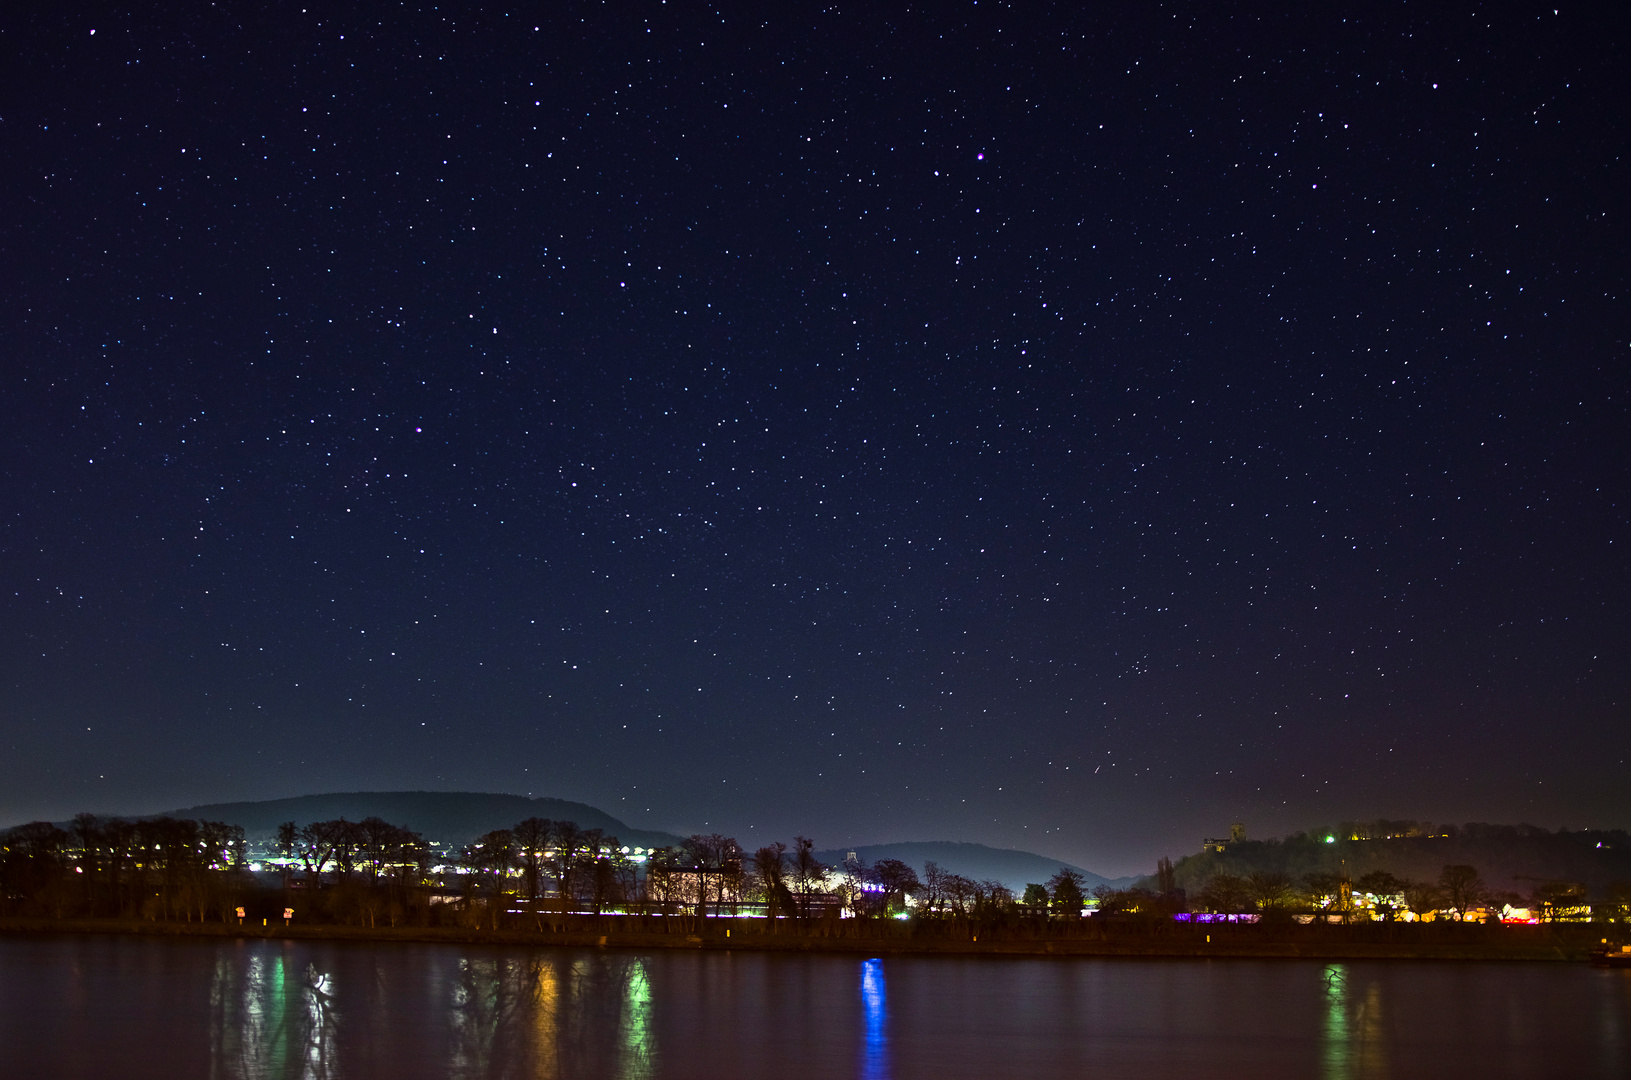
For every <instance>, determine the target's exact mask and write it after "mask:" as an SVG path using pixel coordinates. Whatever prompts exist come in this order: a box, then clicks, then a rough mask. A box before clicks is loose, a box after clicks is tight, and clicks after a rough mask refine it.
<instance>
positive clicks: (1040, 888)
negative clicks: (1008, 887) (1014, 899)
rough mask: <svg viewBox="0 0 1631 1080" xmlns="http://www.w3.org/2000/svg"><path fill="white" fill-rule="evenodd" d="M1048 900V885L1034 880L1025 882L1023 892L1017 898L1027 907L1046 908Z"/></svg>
mask: <svg viewBox="0 0 1631 1080" xmlns="http://www.w3.org/2000/svg"><path fill="white" fill-rule="evenodd" d="M1049 900H1050V897H1049V896H1048V887H1047V886H1046V885H1043V884H1040V883H1038V882H1035V881H1031V882H1027V883H1026V885H1025V894H1024V895H1023V896H1021V897H1020V898H1019V902H1020V903H1021V904H1024V905H1025V906H1026V907H1028V908H1043V909H1046V908H1047V906H1048V902H1049Z"/></svg>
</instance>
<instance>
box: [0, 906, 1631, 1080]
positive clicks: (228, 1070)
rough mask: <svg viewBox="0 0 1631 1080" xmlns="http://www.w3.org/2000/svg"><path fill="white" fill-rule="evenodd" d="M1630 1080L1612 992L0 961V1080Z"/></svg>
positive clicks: (1397, 975)
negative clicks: (1117, 1078) (1046, 1079)
mask: <svg viewBox="0 0 1631 1080" xmlns="http://www.w3.org/2000/svg"><path fill="white" fill-rule="evenodd" d="M1133 1073H1136V1074H1138V1075H1147V1076H1160V1077H1205V1078H1206V1080H1229V1078H1232V1077H1237V1076H1294V1077H1319V1078H1323V1080H1408V1078H1414V1077H1439V1076H1447V1075H1455V1076H1474V1075H1475V1076H1479V1077H1491V1078H1495V1077H1526V1076H1571V1077H1613V1078H1616V1080H1624V1078H1625V1077H1627V1076H1631V972H1619V971H1598V970H1593V969H1590V968H1588V967H1586V966H1585V965H1578V966H1572V965H1565V964H1551V965H1546V964H1511V965H1499V964H1428V963H1352V962H1345V963H1319V962H1312V961H1265V962H1259V961H1239V962H1206V961H1098V960H1068V961H1066V960H1046V959H998V958H991V957H985V958H955V957H939V958H929V957H917V958H908V957H895V958H889V959H881V960H880V959H866V960H862V959H858V958H846V957H842V956H802V955H767V954H753V953H714V952H694V951H693V952H661V953H648V954H639V953H632V952H627V953H625V952H617V951H614V950H566V949H561V950H551V949H523V948H516V949H501V948H479V947H465V946H451V945H449V946H441V945H368V944H333V943H328V944H325V943H319V942H278V941H256V942H228V941H223V942H209V941H163V940H150V939H149V940H144V939H132V938H111V937H110V938H66V937H65V938H43V939H23V938H9V939H8V938H0V1074H3V1075H5V1076H7V1077H9V1076H12V1075H16V1076H28V1077H30V1078H33V1077H50V1076H67V1077H80V1076H96V1077H101V1076H118V1077H120V1078H121V1080H124V1078H140V1077H145V1076H153V1077H167V1078H168V1077H179V1076H189V1077H190V1076H201V1077H203V1076H207V1077H210V1078H211V1080H285V1078H288V1080H297V1078H298V1080H331V1078H333V1080H372V1078H374V1077H381V1078H384V1077H389V1078H390V1080H412V1078H416V1077H454V1078H460V1080H488V1078H506V1080H508V1078H514V1080H600V1078H628V1080H659V1078H662V1080H669V1078H677V1080H689V1078H692V1077H696V1078H703V1077H707V1078H710V1080H713V1078H725V1080H729V1078H733V1077H754V1078H758V1077H767V1076H773V1077H776V1078H777V1080H784V1078H785V1080H798V1078H803V1077H812V1078H814V1077H820V1078H822V1080H829V1078H843V1077H860V1078H861V1080H917V1078H920V1077H921V1078H930V1077H933V1078H934V1080H955V1078H960V1077H981V1078H982V1080H983V1078H986V1077H992V1076H1042V1075H1048V1076H1085V1075H1120V1074H1133Z"/></svg>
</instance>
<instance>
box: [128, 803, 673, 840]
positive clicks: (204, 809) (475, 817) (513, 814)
mask: <svg viewBox="0 0 1631 1080" xmlns="http://www.w3.org/2000/svg"><path fill="white" fill-rule="evenodd" d="M148 816H158V815H148ZM166 816H169V817H177V818H196V819H199V820H203V821H222V822H225V823H227V824H228V825H241V826H243V830H244V834H245V836H246V837H247V838H248V839H249V840H250V841H256V840H264V839H266V838H268V837H270V836H271V835H272V834H273V833H274V832H276V831H277V827H278V826H279V825H281V824H282V823H283V822H285V821H293V822H294V823H295V824H296V825H306V824H309V823H311V822H313V821H328V820H331V819H333V818H342V817H343V818H348V819H350V820H352V821H361V820H362V819H363V818H367V817H379V818H384V819H385V820H386V821H389V822H391V823H392V824H393V825H403V826H406V827H407V828H410V829H412V830H414V831H415V832H417V833H419V834H420V835H422V836H424V837H425V839H427V840H430V841H432V842H433V843H437V844H441V845H444V846H449V847H457V846H459V845H462V844H466V843H469V842H470V841H471V840H474V839H475V838H476V837H478V836H480V835H482V834H483V833H486V832H491V831H492V830H494V829H508V828H510V827H511V826H513V825H514V824H515V823H516V822H518V821H522V820H524V819H526V818H530V817H539V818H549V819H551V820H555V821H575V822H577V824H578V826H579V827H580V828H584V829H600V830H601V831H603V832H605V833H606V834H607V835H610V836H615V837H617V838H618V840H620V841H622V842H623V843H624V844H627V845H630V846H637V847H662V846H664V845H666V844H677V843H679V842H680V838H679V837H678V836H675V835H674V834H672V833H666V832H661V831H659V830H655V829H637V828H635V827H633V826H632V825H629V824H628V823H626V822H623V821H620V820H618V819H617V818H615V817H613V816H612V815H610V814H608V813H606V812H605V811H604V810H600V809H597V808H596V807H593V806H590V805H589V804H588V803H580V802H570V801H568V800H566V799H529V798H527V797H526V796H524V795H501V794H492V793H485V792H470V791H351V792H335V793H331V794H327V795H299V796H295V797H294V798H289V799H269V800H265V801H261V802H232V803H213V804H209V805H206V806H188V807H184V808H182V809H179V810H170V811H167V812H166Z"/></svg>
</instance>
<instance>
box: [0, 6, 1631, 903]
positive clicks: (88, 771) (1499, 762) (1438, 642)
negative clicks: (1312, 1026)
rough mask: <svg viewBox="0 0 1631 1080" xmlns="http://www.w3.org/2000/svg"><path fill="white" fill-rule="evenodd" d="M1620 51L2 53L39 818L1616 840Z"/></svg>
mask: <svg viewBox="0 0 1631 1080" xmlns="http://www.w3.org/2000/svg"><path fill="white" fill-rule="evenodd" d="M1628 24H1631V16H1628V14H1627V10H1626V9H1625V8H1624V6H1623V5H1606V4H1605V5H1601V6H1598V7H1595V8H1584V7H1581V8H1574V7H1565V8H1562V9H1558V10H1556V11H1554V9H1553V8H1552V7H1550V6H1544V7H1542V6H1534V5H1515V6H1511V7H1502V8H1492V7H1488V6H1481V5H1459V6H1458V5H1453V4H1362V5H1350V6H1348V7H1346V8H1339V7H1332V6H1325V5H1306V4H1297V5H1289V4H1288V5H1281V6H1278V7H1274V8H1265V7H1258V8H1255V9H1253V10H1247V9H1238V10H1236V9H1230V8H1227V7H1226V6H1223V5H1214V4H1194V5H1178V6H1174V5H1170V4H1169V5H1162V6H1148V5H1139V4H1122V5H1113V6H1112V5H1089V4H1083V5H1072V4H1061V5H1054V6H1048V5H1024V4H1013V5H1005V4H1000V3H991V2H984V3H978V4H975V3H972V2H961V3H946V4H938V5H928V6H927V7H913V8H907V7H904V6H894V7H889V6H884V5H875V4H873V5H866V4H856V5H853V6H850V5H841V6H825V7H819V6H814V5H807V6H795V5H752V6H743V7H726V8H716V7H705V6H703V5H700V4H685V3H677V2H671V3H662V2H646V3H639V2H632V0H631V2H627V3H604V4H593V3H582V4H561V5H547V6H542V5H537V4H529V5H523V6H522V7H521V8H519V9H513V10H506V9H503V8H500V7H486V8H478V7H476V6H462V5H457V4H455V5H451V6H447V5H444V6H441V7H429V6H413V5H403V6H387V5H379V6H374V7H370V6H367V5H353V4H342V5H332V6H318V5H312V6H308V7H305V8H301V7H299V6H298V0H297V3H296V4H294V5H278V6H271V5H267V6H263V7H252V6H249V5H236V4H227V3H222V4H219V5H206V4H202V3H191V4H181V3H177V4H164V5H153V6H152V7H151V8H149V9H147V10H143V11H137V12H131V11H121V10H103V11H97V12H94V13H91V12H90V11H89V10H88V9H87V10H86V11H84V12H67V11H66V10H65V9H64V7H63V6H60V5H37V6H34V7H32V8H30V7H12V8H8V9H7V11H6V12H5V13H4V14H3V15H0V72H3V73H0V199H3V204H0V206H3V212H0V267H3V268H4V282H5V284H4V287H3V288H0V571H3V573H0V583H3V586H4V587H3V591H0V823H7V824H9V823H14V822H16V821H21V820H27V819H29V818H32V817H38V816H53V817H59V818H60V817H63V816H66V815H69V814H72V813H73V812H75V811H79V810H87V809H88V810H93V811H99V812H138V811H156V810H161V809H166V808H172V807H180V806H187V805H191V804H196V803H203V802H212V801H221V800H228V799H249V798H271V797H279V796H285V795H295V794H303V793H308V792H317V791H332V790H357V789H404V788H429V789H448V790H482V791H509V792H516V793H521V794H528V793H531V794H534V795H551V796H558V797H563V798H570V799H578V800H582V801H585V802H589V803H593V804H595V805H597V806H601V807H603V808H605V809H606V810H608V811H610V812H612V813H613V814H616V815H618V816H620V817H623V818H625V819H626V820H628V821H630V822H631V823H633V824H637V825H641V826H645V827H652V828H667V829H671V830H674V831H680V832H692V831H715V830H717V831H722V832H726V833H730V834H733V835H736V836H737V837H738V838H739V839H741V840H742V841H743V842H744V843H745V844H749V845H750V846H751V845H753V844H756V843H764V842H767V841H769V840H771V839H777V838H781V839H788V838H790V837H791V835H792V834H794V833H795V832H802V833H805V834H807V835H810V836H812V837H814V838H815V839H816V841H817V843H818V846H822V847H829V846H840V845H844V844H852V843H864V842H882V841H888V840H912V839H916V840H925V839H952V840H973V841H980V842H984V843H990V844H996V845H1001V846H1015V847H1022V848H1027V849H1030V850H1035V851H1039V852H1044V853H1047V854H1050V855H1054V856H1057V857H1061V858H1066V859H1069V860H1072V861H1074V862H1077V863H1080V864H1082V865H1085V866H1088V867H1090V868H1092V869H1095V870H1098V871H1101V872H1106V873H1115V872H1127V871H1137V870H1147V869H1148V868H1149V867H1150V866H1151V865H1152V864H1153V860H1154V859H1155V858H1156V857H1157V856H1159V855H1162V854H1169V855H1174V856H1176V855H1181V854H1184V853H1186V852H1190V851H1193V850H1196V849H1197V848H1198V846H1199V841H1200V838H1201V837H1202V836H1209V835H1217V834H1218V833H1219V832H1220V831H1222V830H1225V829H1227V827H1228V824H1229V822H1231V821H1244V822H1245V823H1246V824H1247V827H1248V830H1249V832H1250V834H1251V835H1254V836H1264V835H1269V834H1273V833H1278V832H1282V831H1286V830H1299V829H1303V828H1307V827H1312V826H1317V825H1320V824H1322V823H1334V822H1336V821H1340V820H1346V819H1354V818H1373V817H1410V818H1425V819H1430V820H1435V821H1437V820H1443V821H1457V822H1459V821H1469V820H1487V821H1506V822H1516V821H1530V822H1534V823H1537V824H1543V825H1546V826H1548V827H1553V828H1555V827H1558V826H1560V825H1568V826H1571V827H1583V826H1587V825H1596V826H1618V827H1624V826H1626V825H1628V824H1631V782H1628V776H1631V774H1628V772H1627V769H1626V764H1627V757H1628V756H1631V755H1628V753H1627V743H1628V741H1631V738H1628V734H1627V732H1628V730H1631V723H1628V721H1631V708H1628V703H1631V656H1628V652H1631V628H1628V618H1627V612H1628V601H1631V565H1628V554H1631V550H1628V549H1631V528H1628V513H1627V497H1628V495H1627V492H1628V480H1631V475H1628V474H1631V454H1628V449H1631V416H1628V409H1627V401H1628V393H1631V385H1628V384H1631V318H1628V310H1627V270H1628V263H1631V259H1628V256H1627V251H1628V250H1631V234H1628V230H1627V227H1626V218H1627V211H1628V210H1631V205H1628V203H1631V200H1628V199H1627V192H1631V177H1628V169H1627V163H1626V152H1627V145H1628V143H1627V122H1626V116H1627V113H1626V102H1628V101H1631V78H1628V71H1631V69H1628V67H1627V65H1626V62H1625V55H1626V49H1627V46H1628V45H1631V40H1628V39H1631V35H1628V33H1627V29H1628Z"/></svg>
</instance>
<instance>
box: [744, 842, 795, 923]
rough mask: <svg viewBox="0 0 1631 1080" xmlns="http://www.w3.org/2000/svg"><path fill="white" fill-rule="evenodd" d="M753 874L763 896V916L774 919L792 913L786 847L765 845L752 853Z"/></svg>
mask: <svg viewBox="0 0 1631 1080" xmlns="http://www.w3.org/2000/svg"><path fill="white" fill-rule="evenodd" d="M753 872H754V876H755V877H756V878H757V879H758V884H759V891H760V893H761V894H762V895H763V896H764V901H765V916H766V917H767V918H771V919H774V918H776V917H777V916H779V915H790V914H792V913H793V894H792V893H791V892H789V891H788V888H787V845H786V844H784V843H782V842H781V841H779V840H778V841H777V842H776V843H774V844H767V845H766V846H764V847H762V848H760V849H759V850H758V851H755V852H754V853H753Z"/></svg>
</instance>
